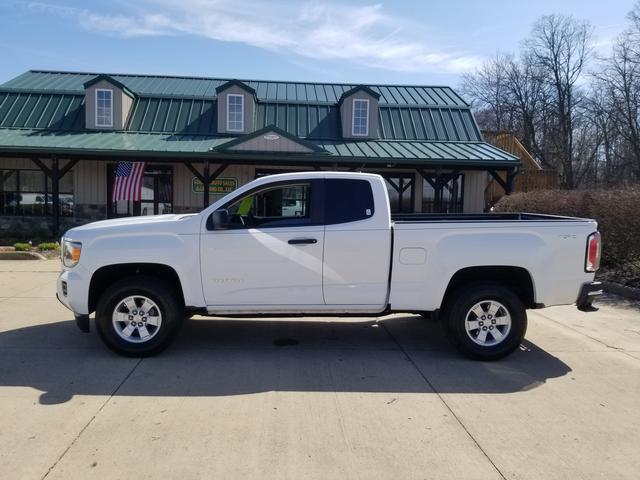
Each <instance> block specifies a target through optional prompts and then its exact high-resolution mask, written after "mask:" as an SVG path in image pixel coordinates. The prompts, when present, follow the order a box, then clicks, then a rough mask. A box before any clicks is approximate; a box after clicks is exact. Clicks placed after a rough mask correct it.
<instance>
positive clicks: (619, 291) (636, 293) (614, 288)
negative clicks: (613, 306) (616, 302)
mask: <svg viewBox="0 0 640 480" xmlns="http://www.w3.org/2000/svg"><path fill="white" fill-rule="evenodd" d="M602 288H603V289H604V291H605V292H607V293H614V294H616V295H620V296H621V297H625V298H630V299H632V300H640V288H634V287H627V286H626V285H620V284H619V283H613V282H602Z"/></svg>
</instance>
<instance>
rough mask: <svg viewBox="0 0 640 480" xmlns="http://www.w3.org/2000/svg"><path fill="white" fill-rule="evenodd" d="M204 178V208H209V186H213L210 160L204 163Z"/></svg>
mask: <svg viewBox="0 0 640 480" xmlns="http://www.w3.org/2000/svg"><path fill="white" fill-rule="evenodd" d="M202 177H203V178H204V191H203V192H202V193H203V194H204V195H203V197H202V203H203V207H204V208H207V207H208V206H209V185H210V184H211V177H210V175H209V160H205V161H204V173H203V175H202Z"/></svg>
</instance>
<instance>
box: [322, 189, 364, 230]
mask: <svg viewBox="0 0 640 480" xmlns="http://www.w3.org/2000/svg"><path fill="white" fill-rule="evenodd" d="M324 185H325V187H324V198H325V203H324V205H325V210H324V212H325V223H326V224H327V225H331V224H335V223H347V222H355V221H358V220H365V219H367V218H371V217H372V216H373V214H374V207H373V191H372V190H371V184H370V183H369V182H368V181H366V180H348V179H341V178H328V179H326V180H325V184H324Z"/></svg>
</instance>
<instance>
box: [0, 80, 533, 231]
mask: <svg viewBox="0 0 640 480" xmlns="http://www.w3.org/2000/svg"><path fill="white" fill-rule="evenodd" d="M119 161H144V162H146V168H145V173H144V179H143V190H142V200H141V201H139V202H132V201H118V202H112V201H111V189H112V186H113V179H114V169H115V167H116V165H117V163H118V162H119ZM519 165H520V160H519V159H518V158H517V157H515V156H514V155H511V154H509V153H507V152H505V151H503V150H500V149H499V148H496V147H494V146H492V145H490V144H488V143H486V142H485V141H484V139H483V137H482V134H481V133H480V131H479V129H478V126H477V124H476V123H475V120H474V118H473V115H472V113H471V111H470V108H469V105H468V104H467V103H466V102H464V100H463V99H462V98H460V97H459V96H458V95H457V94H456V93H455V92H454V91H453V90H452V89H450V88H448V87H427V86H396V85H343V84H320V83H300V82H267V81H252V80H242V81H241V80H224V79H213V78H191V77H167V76H144V75H106V74H92V73H72V72H49V71H46V72H45V71H29V72H26V73H24V74H22V75H20V76H18V77H16V78H14V79H12V80H9V81H8V82H6V83H4V84H3V85H0V235H4V236H13V237H16V236H20V235H28V234H41V235H44V234H45V233H46V232H48V234H49V235H57V234H59V233H60V232H61V231H63V230H64V229H66V228H68V227H69V226H73V225H78V224H82V223H86V222H89V221H94V220H99V219H104V218H112V217H119V216H127V215H153V214H162V213H171V212H174V213H181V212H196V211H199V210H201V209H202V208H203V207H204V206H206V205H209V204H210V203H211V202H213V201H215V200H217V199H218V198H220V197H221V196H222V195H225V194H226V193H229V192H231V191H233V190H234V189H235V188H237V187H238V186H241V185H243V184H245V183H247V182H249V181H251V180H252V179H254V178H256V177H258V176H261V175H269V174H272V173H278V172H285V171H300V170H351V171H366V172H373V173H379V174H381V175H383V176H384V178H385V179H386V181H387V187H388V191H389V195H390V199H391V205H392V210H393V211H394V212H396V213H412V212H423V213H426V212H434V213H444V212H465V213H477V212H481V211H483V209H484V207H485V204H484V202H485V199H484V194H485V188H486V187H487V184H488V183H489V181H490V180H491V179H493V181H494V182H497V183H499V184H500V185H501V186H502V187H503V188H504V189H505V190H506V191H507V192H508V191H509V189H510V188H511V186H512V185H513V179H514V176H515V175H516V173H517V170H518V167H519Z"/></svg>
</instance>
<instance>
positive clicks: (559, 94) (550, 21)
mask: <svg viewBox="0 0 640 480" xmlns="http://www.w3.org/2000/svg"><path fill="white" fill-rule="evenodd" d="M592 30H593V29H592V27H591V26H590V25H589V24H588V23H587V22H581V21H578V20H576V19H574V18H573V17H571V16H563V15H549V16H545V17H542V18H540V19H539V20H538V21H537V22H536V23H535V25H534V27H533V30H532V33H531V37H530V38H529V39H528V40H527V42H526V51H527V55H530V56H531V58H532V59H533V61H534V62H535V64H536V65H537V66H538V67H539V68H540V69H541V70H542V72H544V74H545V81H546V82H547V83H548V85H549V86H550V87H551V88H552V90H553V92H554V94H555V98H554V103H555V117H556V120H557V128H558V132H557V136H556V139H555V144H556V147H557V158H558V166H559V167H560V168H561V175H562V177H561V178H562V185H563V187H565V188H573V187H574V185H575V179H574V172H573V162H574V160H575V158H574V153H575V152H574V125H573V123H574V121H575V116H576V105H577V103H578V98H579V95H578V93H577V83H578V82H579V80H580V79H581V78H582V76H583V74H584V71H585V67H586V64H587V61H588V60H589V57H590V54H591V34H592Z"/></svg>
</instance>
